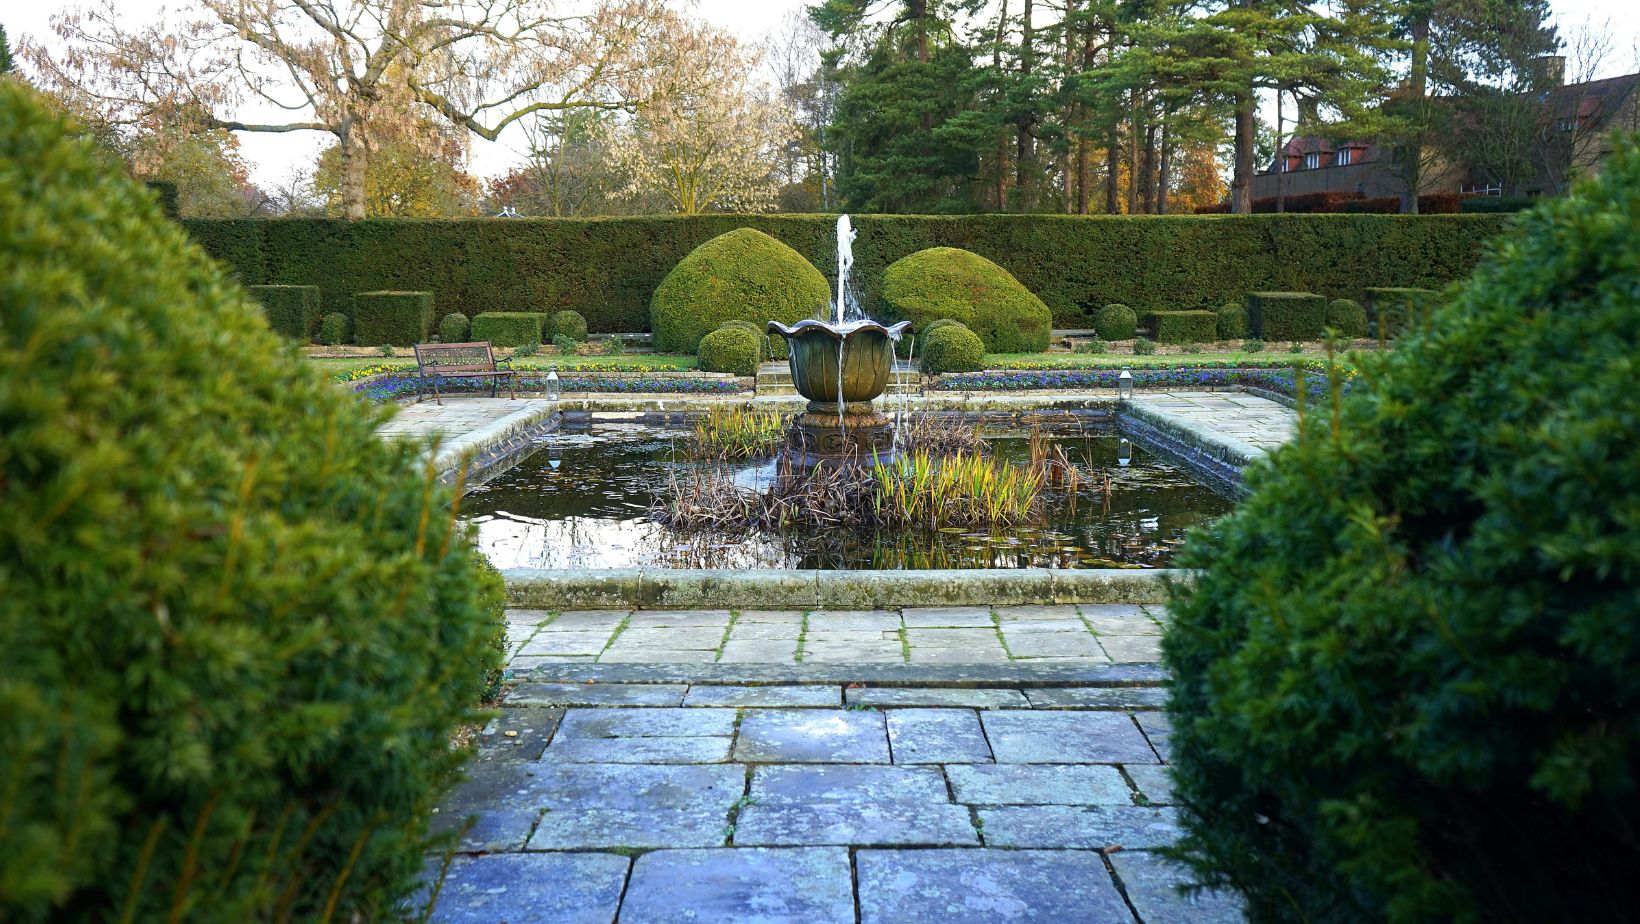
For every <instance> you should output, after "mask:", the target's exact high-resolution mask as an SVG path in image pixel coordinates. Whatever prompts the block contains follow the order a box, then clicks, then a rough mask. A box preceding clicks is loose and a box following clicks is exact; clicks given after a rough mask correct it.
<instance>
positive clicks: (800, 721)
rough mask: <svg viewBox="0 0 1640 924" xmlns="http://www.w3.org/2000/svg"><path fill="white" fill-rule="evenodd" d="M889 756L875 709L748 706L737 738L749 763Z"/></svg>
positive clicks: (739, 754)
mask: <svg viewBox="0 0 1640 924" xmlns="http://www.w3.org/2000/svg"><path fill="white" fill-rule="evenodd" d="M548 750H551V748H550V747H549V748H548ZM888 756H889V755H888V730H887V727H886V726H885V724H884V721H883V716H882V714H881V713H877V712H855V711H848V710H841V709H800V710H785V709H750V710H747V711H746V712H745V713H744V714H743V718H742V719H741V723H740V736H739V738H738V739H736V741H735V760H739V761H745V762H748V763H846V764H855V763H866V764H871V763H875V764H886V763H888Z"/></svg>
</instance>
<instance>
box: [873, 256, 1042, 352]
mask: <svg viewBox="0 0 1640 924" xmlns="http://www.w3.org/2000/svg"><path fill="white" fill-rule="evenodd" d="M882 297H883V301H884V303H885V304H886V305H887V306H888V311H889V313H891V314H893V315H896V316H898V317H899V318H902V319H904V320H907V321H910V322H911V325H912V326H913V327H915V328H917V329H919V330H920V329H922V328H923V326H924V325H927V324H929V323H931V322H933V321H935V320H938V319H941V318H950V319H952V320H955V321H960V322H962V323H963V324H965V325H967V326H968V329H969V330H971V331H973V332H974V333H975V334H978V335H979V339H980V340H981V341H982V342H983V343H984V344H985V348H986V350H988V351H990V352H992V353H1040V352H1042V351H1043V350H1046V349H1047V348H1048V339H1049V337H1050V335H1051V333H1052V328H1053V312H1051V311H1049V310H1048V306H1047V305H1045V304H1043V302H1042V299H1040V298H1037V297H1036V296H1035V295H1034V294H1032V293H1031V290H1030V289H1027V288H1025V286H1023V285H1022V284H1020V281H1019V280H1017V279H1015V278H1014V276H1013V274H1012V273H1010V272H1008V271H1007V270H1005V269H1003V268H1002V267H1000V266H998V265H996V264H995V263H992V262H991V261H990V260H987V259H985V258H984V257H982V256H980V255H979V254H977V253H973V252H972V251H967V250H959V249H957V248H955V247H930V248H929V249H927V250H919V251H917V252H916V253H914V254H911V255H910V256H907V257H901V258H900V259H898V260H896V261H894V262H893V263H892V264H890V265H889V267H888V269H887V270H886V271H884V273H883V293H882Z"/></svg>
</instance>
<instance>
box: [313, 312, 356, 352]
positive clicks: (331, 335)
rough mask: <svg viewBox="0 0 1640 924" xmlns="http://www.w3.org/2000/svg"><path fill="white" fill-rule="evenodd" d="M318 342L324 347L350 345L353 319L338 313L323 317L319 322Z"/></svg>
mask: <svg viewBox="0 0 1640 924" xmlns="http://www.w3.org/2000/svg"><path fill="white" fill-rule="evenodd" d="M319 342H320V343H322V344H324V345H325V346H336V345H337V344H342V343H352V342H353V319H352V318H350V317H348V316H347V315H345V314H342V313H341V312H340V311H335V312H332V313H330V314H327V315H325V316H324V318H323V319H322V320H321V321H320V322H319Z"/></svg>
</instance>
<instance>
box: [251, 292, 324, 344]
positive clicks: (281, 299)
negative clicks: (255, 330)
mask: <svg viewBox="0 0 1640 924" xmlns="http://www.w3.org/2000/svg"><path fill="white" fill-rule="evenodd" d="M245 291H246V292H247V293H248V294H249V295H250V296H251V298H254V299H256V300H257V302H258V303H260V304H261V305H262V312H263V314H265V315H266V316H267V319H268V326H269V327H271V328H273V329H274V330H276V331H278V332H279V333H281V334H284V335H285V336H286V337H289V338H291V339H292V340H296V341H299V342H302V343H306V342H307V341H308V340H310V339H312V338H313V335H314V334H316V333H318V332H319V317H320V315H319V310H320V309H319V287H318V286H247V287H246V288H245Z"/></svg>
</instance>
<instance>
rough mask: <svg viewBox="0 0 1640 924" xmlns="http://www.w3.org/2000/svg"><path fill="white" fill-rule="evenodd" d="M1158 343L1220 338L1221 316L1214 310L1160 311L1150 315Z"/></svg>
mask: <svg viewBox="0 0 1640 924" xmlns="http://www.w3.org/2000/svg"><path fill="white" fill-rule="evenodd" d="M1150 318H1151V332H1152V333H1153V334H1155V336H1156V342H1157V343H1209V342H1211V341H1213V340H1216V339H1218V335H1219V316H1218V314H1217V313H1216V312H1212V311H1158V312H1155V313H1154V314H1152V315H1151V316H1150Z"/></svg>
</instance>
